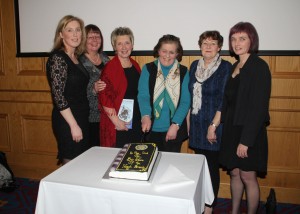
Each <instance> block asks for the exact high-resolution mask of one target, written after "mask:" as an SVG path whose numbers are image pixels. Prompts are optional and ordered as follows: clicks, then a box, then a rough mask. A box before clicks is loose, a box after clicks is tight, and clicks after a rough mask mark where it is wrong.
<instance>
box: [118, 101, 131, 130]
mask: <svg viewBox="0 0 300 214" xmlns="http://www.w3.org/2000/svg"><path fill="white" fill-rule="evenodd" d="M133 104H134V100H133V99H123V101H122V104H121V106H120V110H119V113H118V117H119V118H120V120H123V121H124V122H126V123H128V122H130V124H127V128H128V129H132V118H133Z"/></svg>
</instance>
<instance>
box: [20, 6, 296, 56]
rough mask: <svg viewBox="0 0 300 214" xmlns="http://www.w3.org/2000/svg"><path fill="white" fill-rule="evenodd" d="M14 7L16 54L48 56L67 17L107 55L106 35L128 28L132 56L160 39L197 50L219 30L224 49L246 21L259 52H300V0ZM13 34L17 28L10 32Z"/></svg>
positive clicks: (107, 40)
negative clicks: (100, 40)
mask: <svg viewBox="0 0 300 214" xmlns="http://www.w3.org/2000/svg"><path fill="white" fill-rule="evenodd" d="M15 1H18V4H19V18H20V19H19V24H20V52H21V53H35V52H48V51H50V50H51V48H52V44H53V37H54V32H55V28H56V25H57V23H58V21H59V20H60V19H61V18H62V17H63V16H64V15H67V14H72V15H75V16H79V17H81V18H82V19H83V20H84V22H85V24H90V23H93V24H96V25H98V26H99V27H100V29H101V30H102V33H103V36H104V42H105V43H104V50H107V51H110V50H112V47H111V45H110V33H111V32H112V30H113V29H114V28H116V27H119V26H128V27H130V28H131V29H132V31H133V32H134V36H135V46H134V50H136V51H142V50H143V51H149V50H153V47H154V46H155V44H156V43H157V41H158V39H159V38H160V37H161V36H162V35H164V34H174V35H176V36H178V37H180V38H181V42H182V45H183V48H184V50H198V45H197V41H198V37H199V35H200V34H201V33H202V32H203V31H205V30H219V31H220V33H221V34H222V35H223V36H224V46H223V50H228V38H227V37H228V33H229V29H230V28H231V27H232V26H233V25H234V24H236V23H237V22H239V21H249V22H251V23H252V24H254V26H255V27H256V29H257V31H258V34H259V36H260V50H300V27H299V26H300V25H299V21H300V12H299V9H300V0H227V1H225V0H214V1H209V0H206V1H204V0H147V1H146V0H106V1H104V0H85V1H83V0H15ZM16 31H18V29H16Z"/></svg>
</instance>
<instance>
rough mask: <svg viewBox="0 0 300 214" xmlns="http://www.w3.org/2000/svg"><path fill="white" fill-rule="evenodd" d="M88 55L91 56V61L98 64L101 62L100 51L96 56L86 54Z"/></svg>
mask: <svg viewBox="0 0 300 214" xmlns="http://www.w3.org/2000/svg"><path fill="white" fill-rule="evenodd" d="M86 56H87V57H88V58H89V60H91V62H92V63H93V64H94V65H98V64H99V62H100V55H99V53H97V54H96V55H95V56H94V57H92V56H91V55H90V54H88V53H87V54H86Z"/></svg>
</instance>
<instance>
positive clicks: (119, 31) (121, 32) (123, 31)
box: [110, 27, 134, 50]
mask: <svg viewBox="0 0 300 214" xmlns="http://www.w3.org/2000/svg"><path fill="white" fill-rule="evenodd" d="M118 36H129V39H130V41H131V43H132V45H133V44H134V36H133V33H132V31H131V30H130V28H128V27H118V28H116V29H114V31H113V32H112V33H111V35H110V41H111V45H112V46H113V48H114V50H115V47H116V41H117V37H118Z"/></svg>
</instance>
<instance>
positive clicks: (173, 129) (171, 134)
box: [166, 123, 179, 142]
mask: <svg viewBox="0 0 300 214" xmlns="http://www.w3.org/2000/svg"><path fill="white" fill-rule="evenodd" d="M178 130H179V126H178V125H176V124H173V123H172V124H171V126H170V127H169V130H168V132H167V135H166V142H168V141H169V140H175V139H176V137H177V131H178Z"/></svg>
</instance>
